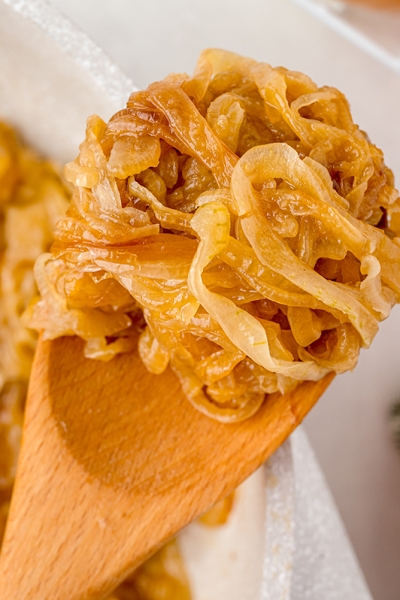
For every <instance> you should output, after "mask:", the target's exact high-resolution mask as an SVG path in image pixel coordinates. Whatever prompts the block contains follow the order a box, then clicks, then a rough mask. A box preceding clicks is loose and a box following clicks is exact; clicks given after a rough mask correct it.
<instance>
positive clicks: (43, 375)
mask: <svg viewBox="0 0 400 600" xmlns="http://www.w3.org/2000/svg"><path fill="white" fill-rule="evenodd" d="M332 377H333V376H332V375H329V376H327V377H325V378H324V379H323V380H321V381H319V382H316V383H311V382H306V383H303V384H301V385H300V386H298V388H297V389H296V390H294V391H293V392H291V393H290V394H285V395H283V396H282V395H279V394H273V395H271V396H269V397H268V398H267V399H266V401H265V403H264V405H263V406H262V408H261V409H260V410H259V411H258V413H257V414H256V415H254V416H253V417H251V418H250V419H248V420H247V421H243V422H240V423H233V424H228V425H227V424H222V423H219V422H217V421H214V420H211V419H209V418H208V417H206V416H204V415H203V414H201V413H200V412H198V411H196V410H195V409H194V408H193V407H192V406H191V405H190V404H189V402H188V401H187V400H186V398H185V397H184V395H183V393H182V390H181V388H180V385H179V382H178V380H177V378H176V377H175V375H174V374H173V373H172V371H170V370H167V371H166V372H165V373H164V374H163V375H158V376H155V375H151V374H150V373H148V372H147V371H146V369H145V367H144V366H143V364H142V362H141V360H140V358H139V356H138V354H137V353H134V354H123V355H119V356H117V357H116V358H115V359H113V360H112V361H111V362H109V363H101V362H99V361H93V360H88V359H85V358H83V344H82V342H81V341H80V340H79V339H77V338H62V339H58V340H55V341H52V342H43V341H41V340H40V341H39V344H38V348H37V352H36V356H35V361H34V366H33V371H32V376H31V381H30V386H29V393H28V402H27V409H26V417H25V427H24V434H23V443H22V450H21V456H20V461H19V467H18V475H17V480H16V484H15V489H14V495H13V499H12V505H11V509H10V516H9V520H8V524H7V529H6V535H5V539H4V544H3V550H2V555H1V562H0V598H4V599H6V598H7V600H17V599H18V600H20V599H24V600H27V599H29V600H95V599H100V598H103V597H105V596H106V595H107V593H109V592H110V591H112V589H114V588H115V587H116V586H117V585H118V583H119V582H120V581H121V580H122V579H124V577H126V576H127V575H128V574H129V573H130V572H131V571H132V570H133V569H134V568H135V567H136V566H137V565H138V564H140V563H141V562H142V561H144V560H145V559H146V558H147V557H148V556H149V555H150V554H151V553H152V552H154V551H155V550H156V549H157V548H158V547H159V546H160V545H161V544H162V543H163V542H165V541H166V540H167V539H168V538H170V537H171V536H173V535H174V534H175V533H176V532H177V531H179V530H180V529H181V528H182V527H184V526H185V525H187V524H188V523H190V521H192V520H193V519H194V518H195V517H197V516H198V515H200V514H201V513H203V512H204V511H206V510H207V509H208V508H209V507H211V506H212V505H213V504H214V503H215V502H217V501H218V500H220V499H221V498H223V497H224V496H225V495H227V494H228V493H229V492H231V491H232V490H233V489H234V488H235V487H236V486H237V485H239V484H240V483H241V482H242V481H243V480H244V479H245V478H246V477H248V476H249V475H250V474H251V473H252V472H253V471H254V470H255V469H257V468H258V467H259V466H260V465H261V464H262V463H263V462H264V461H265V460H266V458H267V457H268V456H270V455H271V454H272V453H273V452H274V450H276V448H277V447H278V446H279V445H280V444H281V443H282V442H283V441H284V440H285V439H286V438H287V437H288V435H289V434H290V433H291V432H292V431H293V429H294V428H295V427H296V426H297V425H298V424H299V423H300V422H301V421H302V419H303V418H304V416H305V415H306V414H307V413H308V411H309V410H310V408H311V407H312V406H313V405H314V404H315V402H316V401H317V400H318V398H319V397H320V395H321V394H322V393H323V391H324V390H325V389H326V387H327V386H328V384H329V383H330V381H331V379H332Z"/></svg>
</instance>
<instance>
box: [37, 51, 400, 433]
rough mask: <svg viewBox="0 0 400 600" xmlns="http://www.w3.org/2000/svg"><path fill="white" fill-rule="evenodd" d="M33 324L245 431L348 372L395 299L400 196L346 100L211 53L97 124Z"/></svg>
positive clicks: (399, 286) (43, 263)
mask: <svg viewBox="0 0 400 600" xmlns="http://www.w3.org/2000/svg"><path fill="white" fill-rule="evenodd" d="M65 175H66V177H67V179H68V180H69V181H70V182H72V183H73V184H74V186H75V191H74V193H73V197H72V203H71V206H70V208H69V209H68V213H67V216H66V217H65V218H64V219H62V220H61V221H60V222H59V223H58V226H57V230H56V233H55V243H54V245H53V247H52V250H51V253H48V254H45V255H43V256H41V257H40V259H39V260H38V261H37V263H36V267H35V274H36V280H37V284H38V287H39V290H40V296H41V297H40V298H39V299H37V300H36V301H35V302H34V303H33V304H32V305H31V307H30V308H29V310H28V313H27V315H26V321H27V322H29V323H30V325H31V326H33V327H34V328H36V329H38V330H42V331H43V332H44V336H45V338H48V339H49V338H50V339H51V338H55V337H57V336H63V335H78V336H80V337H81V338H83V339H84V340H85V341H86V346H85V354H86V356H87V357H91V358H95V359H100V360H109V359H111V358H112V357H113V356H114V355H115V354H117V353H120V352H129V351H131V350H132V349H133V348H135V347H136V344H137V336H138V332H139V334H140V337H139V342H138V347H139V353H140V356H141V358H142V360H143V362H144V364H145V365H146V367H147V368H148V369H149V370H150V371H151V372H153V373H162V372H163V371H164V369H166V368H167V366H168V365H170V367H171V368H172V369H173V370H174V372H175V373H176V375H177V376H178V377H179V379H180V382H181V384H182V388H183V390H184V392H185V394H186V396H187V398H188V399H189V401H190V402H191V403H192V404H193V405H194V406H195V407H196V408H197V409H198V410H200V411H202V412H203V413H205V414H206V415H208V416H210V417H213V418H215V419H217V420H219V421H223V422H232V421H239V420H242V419H246V418H248V417H250V416H251V415H252V414H254V413H255V412H256V411H257V410H258V408H259V407H260V406H261V404H262V402H263V400H264V397H265V394H269V393H272V392H276V391H280V392H285V391H288V390H291V389H293V388H294V387H295V386H296V385H297V384H298V382H300V381H303V380H312V381H315V380H319V379H320V378H322V377H323V376H324V375H325V374H327V373H328V372H330V371H334V372H336V373H342V372H343V371H346V370H348V369H352V368H353V367H354V366H355V364H356V362H357V359H358V355H359V350H360V347H368V346H369V345H370V344H371V342H372V340H373V338H374V336H375V335H376V333H377V331H378V323H379V321H381V320H382V319H385V318H386V317H387V316H388V315H389V312H390V310H391V308H392V306H393V304H394V303H395V302H396V301H397V300H398V299H399V295H400V268H399V265H400V239H399V238H396V235H398V234H399V233H400V228H399V223H400V220H399V219H398V215H397V213H398V212H399V211H400V201H399V197H398V192H397V191H396V190H395V189H394V187H393V185H394V184H393V176H392V173H391V171H390V170H389V169H388V168H387V167H386V166H385V164H384V161H383V156H382V153H381V151H380V150H378V149H377V148H376V147H375V146H374V145H372V144H371V143H370V141H369V140H368V138H367V136H366V135H365V134H364V133H363V132H362V131H361V130H360V129H359V128H358V127H357V125H355V124H354V123H353V120H352V117H351V114H350V110H349V105H348V103H347V101H346V99H345V97H344V96H343V94H341V93H340V92H339V91H338V90H336V89H334V88H330V87H322V88H319V87H318V86H317V85H316V84H315V83H313V81H311V80H310V79H309V78H308V77H306V76H305V75H303V74H301V73H298V72H293V71H289V70H287V69H284V68H281V67H279V68H272V67H271V66H269V65H268V64H265V63H259V62H256V61H254V60H251V59H248V58H243V57H241V56H238V55H235V54H232V53H230V52H225V51H222V50H206V51H205V52H203V53H202V54H201V56H200V59H199V61H198V64H197V67H196V70H195V73H194V75H193V76H192V77H190V76H188V75H185V74H174V75H170V76H169V77H167V78H166V79H164V80H163V81H160V82H157V83H154V84H152V85H150V86H149V87H148V88H147V90H145V91H140V92H135V93H134V94H132V95H131V97H130V98H129V101H128V103H127V106H126V108H125V109H123V110H121V111H120V112H118V113H117V114H115V115H114V116H113V117H112V118H111V120H110V121H109V123H108V124H106V123H104V122H103V121H102V120H101V119H100V118H99V117H97V116H93V117H91V118H90V119H89V120H88V124H87V130H86V139H85V140H84V142H83V143H82V144H81V146H80V151H79V156H78V157H77V159H76V160H75V161H74V162H72V163H69V164H68V165H67V166H66V168H65Z"/></svg>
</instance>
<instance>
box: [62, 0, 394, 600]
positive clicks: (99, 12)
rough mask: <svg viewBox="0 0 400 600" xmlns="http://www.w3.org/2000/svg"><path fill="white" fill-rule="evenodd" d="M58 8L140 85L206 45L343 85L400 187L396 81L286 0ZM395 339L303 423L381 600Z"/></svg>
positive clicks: (389, 547) (389, 557)
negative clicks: (383, 153)
mask: <svg viewBox="0 0 400 600" xmlns="http://www.w3.org/2000/svg"><path fill="white" fill-rule="evenodd" d="M53 3H54V4H55V5H56V6H58V7H59V8H61V9H62V10H63V11H65V13H66V14H68V15H70V16H71V18H73V19H74V20H75V22H77V23H78V24H79V25H80V26H81V27H82V28H84V29H85V30H86V31H87V32H88V33H89V34H90V35H92V36H93V38H94V39H96V40H98V41H99V42H100V44H101V45H102V47H103V48H104V49H105V50H106V51H107V52H108V53H109V54H110V55H111V56H112V57H113V58H114V59H116V61H117V62H118V64H120V65H121V67H122V68H123V69H124V70H125V71H126V73H127V74H128V75H129V76H130V77H131V78H132V79H133V80H134V81H135V83H136V84H137V85H138V86H140V87H142V86H145V85H147V84H148V83H150V82H151V81H153V80H156V79H159V78H162V77H164V76H165V75H166V74H167V73H169V72H170V71H188V72H190V71H192V70H193V66H194V64H195V61H196V57H197V55H198V53H199V51H200V50H201V49H202V48H204V47H206V46H219V47H224V48H227V49H230V50H234V51H237V52H241V53H243V54H246V55H249V56H253V57H254V58H257V59H260V60H265V61H268V62H270V63H272V64H274V65H277V64H284V65H285V66H287V67H289V68H292V69H298V70H301V71H304V72H306V73H307V74H309V75H310V76H311V77H313V78H314V79H315V80H316V81H317V82H318V83H319V84H320V85H324V84H328V85H333V86H336V87H338V88H339V89H341V90H342V91H343V92H345V93H346V95H347V97H348V98H349V100H350V103H351V106H352V110H353V114H354V117H355V120H356V122H358V123H360V124H361V126H362V128H363V129H365V130H366V131H368V133H369V135H370V137H371V139H372V140H373V141H374V142H375V143H376V144H377V145H378V146H380V147H381V148H383V149H384V150H385V156H386V159H387V163H388V165H389V166H391V168H392V169H394V171H395V174H396V175H397V180H398V181H400V135H399V132H400V76H398V75H397V74H396V73H395V72H394V71H392V70H390V69H389V68H386V67H384V66H383V65H382V64H381V63H379V62H378V61H377V60H375V59H373V58H371V57H370V56H368V55H366V54H365V53H363V52H362V50H360V49H359V48H357V47H355V46H354V45H353V44H352V43H350V42H349V41H347V40H344V39H342V38H341V37H340V36H339V35H338V34H337V33H335V32H333V31H331V30H330V29H329V28H328V27H326V26H324V25H323V24H322V23H321V22H319V21H318V20H317V19H315V18H313V17H312V16H311V15H310V14H308V13H307V12H305V11H304V10H302V9H301V8H300V7H299V6H296V5H294V4H293V3H292V2H290V0H246V2H243V1H242V0H214V1H213V2H212V1H211V0H210V1H207V0H191V2H190V3H188V2H187V1H186V0H168V2H163V1H162V0H134V1H133V0H84V1H82V0H53ZM399 340H400V311H399V310H396V312H395V313H394V314H393V316H392V317H391V318H390V320H389V321H387V322H386V323H384V324H383V327H382V333H381V334H380V335H379V338H378V339H377V340H376V341H375V344H374V346H373V347H372V348H371V349H370V350H369V351H368V353H367V352H363V355H362V358H361V361H360V365H359V367H357V369H356V371H355V372H354V373H353V374H349V375H345V376H343V377H340V378H337V380H336V381H335V382H334V384H333V385H332V387H331V389H330V390H329V392H328V393H327V394H326V395H325V397H324V398H323V399H322V400H321V401H320V402H319V404H318V406H317V407H316V408H315V409H314V411H313V412H312V414H311V415H310V417H308V419H307V421H306V430H307V432H308V434H309V436H310V439H311V441H312V443H313V445H314V448H315V449H316V451H317V455H318V458H319V460H320V462H321V465H322V467H323V469H324V472H325V475H326V477H327V480H328V482H329V484H330V486H331V489H332V491H333V495H334V497H335V499H336V502H337V503H338V506H339V508H340V511H341V514H342V515H343V517H344V520H345V524H346V527H347V529H348V532H349V534H350V537H351V540H352V542H353V544H354V547H355V550H356V553H357V555H358V557H359V559H360V561H361V566H362V568H363V570H364V573H365V575H366V578H367V581H368V583H369V585H370V586H371V589H372V592H373V595H374V596H375V597H376V599H377V600H398V598H399V590H400V569H399V568H398V563H399V557H400V510H399V507H400V476H399V475H400V458H399V457H398V456H397V455H396V454H395V451H394V449H393V447H392V445H391V442H390V439H389V429H388V426H387V411H388V406H389V404H390V403H391V402H392V401H393V400H394V399H395V398H396V397H397V396H398V394H399V393H400V368H399V358H398V357H399V356H400V342H399ZM320 600H324V599H323V598H321V599H320ZM344 600H347V599H344ZM349 600H350V599H349ZM351 600H352V599H351Z"/></svg>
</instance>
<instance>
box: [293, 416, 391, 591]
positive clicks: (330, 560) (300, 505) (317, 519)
mask: <svg viewBox="0 0 400 600" xmlns="http://www.w3.org/2000/svg"><path fill="white" fill-rule="evenodd" d="M291 442H292V451H293V459H294V465H295V471H294V472H295V488H296V518H295V523H296V525H295V553H294V561H293V579H292V593H291V596H290V600H372V596H371V594H370V592H369V591H368V588H367V586H366V583H365V580H364V577H363V575H362V573H361V571H360V567H359V565H358V563H357V560H356V557H355V554H354V552H353V550H352V548H351V546H350V545H349V544H348V538H347V534H346V531H345V529H344V526H343V523H342V522H341V520H340V518H339V515H338V513H337V510H336V507H335V505H334V502H333V499H332V496H331V493H330V492H329V490H328V488H327V487H326V482H325V480H324V477H323V475H322V473H321V471H320V469H319V468H318V467H317V466H316V465H315V463H314V461H315V458H314V453H313V451H312V449H311V446H310V444H309V442H308V440H307V437H306V435H305V433H304V431H303V428H302V427H299V428H298V429H297V430H296V431H295V432H294V433H293V434H292V436H291ZM311 465H312V468H310V467H311ZM332 565H335V568H334V569H332ZM378 598H380V596H377V599H378Z"/></svg>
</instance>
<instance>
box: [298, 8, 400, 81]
mask: <svg viewBox="0 0 400 600" xmlns="http://www.w3.org/2000/svg"><path fill="white" fill-rule="evenodd" d="M294 2H297V4H298V5H299V6H302V7H303V8H305V9H306V10H309V11H310V13H311V14H313V15H315V16H316V17H317V18H318V19H321V21H322V22H323V23H326V24H327V25H328V26H329V27H331V28H332V29H333V30H334V31H336V32H337V33H339V35H342V36H343V37H345V38H346V39H348V40H349V41H350V42H352V43H353V44H356V45H357V46H359V47H360V48H361V49H362V50H364V51H365V52H368V53H369V54H371V56H373V57H374V58H376V59H377V60H379V61H381V62H382V63H383V64H384V65H386V66H388V67H390V68H391V69H393V70H394V71H396V72H398V73H399V74H400V13H397V12H392V11H379V10H375V9H369V8H365V7H363V6H357V5H356V6H354V5H351V6H350V5H348V4H347V3H346V2H332V0H294Z"/></svg>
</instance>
